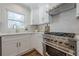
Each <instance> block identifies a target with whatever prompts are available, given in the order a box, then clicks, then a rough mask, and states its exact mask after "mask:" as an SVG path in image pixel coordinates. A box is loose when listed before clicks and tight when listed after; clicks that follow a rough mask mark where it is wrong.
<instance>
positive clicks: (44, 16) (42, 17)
mask: <svg viewBox="0 0 79 59" xmlns="http://www.w3.org/2000/svg"><path fill="white" fill-rule="evenodd" d="M47 11H48V5H44V6H41V7H39V23H40V24H44V23H48V22H49V19H48V18H49V16H48V13H47Z"/></svg>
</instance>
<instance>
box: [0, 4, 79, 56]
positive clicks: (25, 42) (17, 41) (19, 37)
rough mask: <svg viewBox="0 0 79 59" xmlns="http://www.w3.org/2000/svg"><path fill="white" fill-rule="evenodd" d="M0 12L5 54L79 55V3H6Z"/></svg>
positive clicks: (1, 43)
mask: <svg viewBox="0 0 79 59" xmlns="http://www.w3.org/2000/svg"><path fill="white" fill-rule="evenodd" d="M0 15H1V16H0V55H1V56H24V55H25V56H28V55H27V54H28V53H30V51H33V50H35V51H37V52H38V53H39V54H40V55H41V56H78V55H79V46H78V45H79V34H78V33H79V26H78V25H79V20H78V19H79V4H78V3H2V4H0ZM30 56H31V55H30ZM34 56H36V55H34ZM37 56H39V55H37Z"/></svg>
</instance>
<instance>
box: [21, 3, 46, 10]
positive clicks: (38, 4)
mask: <svg viewBox="0 0 79 59" xmlns="http://www.w3.org/2000/svg"><path fill="white" fill-rule="evenodd" d="M45 4H47V3H22V4H21V5H23V6H26V7H28V8H30V9H36V8H38V7H39V6H42V5H45Z"/></svg>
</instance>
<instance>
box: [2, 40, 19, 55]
mask: <svg viewBox="0 0 79 59" xmlns="http://www.w3.org/2000/svg"><path fill="white" fill-rule="evenodd" d="M17 44H18V43H17V40H15V39H13V40H7V41H5V40H2V55H3V56H14V55H17V53H18V46H17Z"/></svg>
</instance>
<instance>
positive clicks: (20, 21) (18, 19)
mask: <svg viewBox="0 0 79 59" xmlns="http://www.w3.org/2000/svg"><path fill="white" fill-rule="evenodd" d="M14 26H15V27H17V28H24V15H21V14H17V13H14V12H10V11H8V27H9V28H13V27H14Z"/></svg>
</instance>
